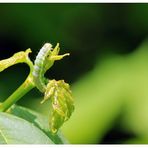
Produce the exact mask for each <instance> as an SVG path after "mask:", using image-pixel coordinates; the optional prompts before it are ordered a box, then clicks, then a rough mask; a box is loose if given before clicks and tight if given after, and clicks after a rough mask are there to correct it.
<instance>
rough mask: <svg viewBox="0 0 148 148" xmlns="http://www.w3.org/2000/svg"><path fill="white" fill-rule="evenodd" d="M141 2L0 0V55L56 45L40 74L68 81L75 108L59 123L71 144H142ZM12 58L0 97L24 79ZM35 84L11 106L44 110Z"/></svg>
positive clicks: (145, 30) (145, 101) (147, 132)
mask: <svg viewBox="0 0 148 148" xmlns="http://www.w3.org/2000/svg"><path fill="white" fill-rule="evenodd" d="M147 16H148V4H121V3H120V4H111V3H110V4H107V3H106V4H99V3H98V4H84V3H83V4H81V3H79V4H66V3H61V4H58V3H57V4H54V3H52V4H51V3H45V4H40V3H38V4H37V3H36V4H35V3H34V4H31V3H28V4H27V3H24V4H17V3H12V4H4V3H1V4H0V60H1V59H4V58H8V57H10V56H12V55H13V54H14V53H15V52H18V51H21V50H26V49H27V48H31V49H32V51H33V52H32V53H31V54H30V58H31V59H32V60H34V59H35V56H36V55H37V53H38V51H39V49H40V48H41V46H42V45H43V44H44V43H46V42H50V43H52V44H53V45H56V43H57V42H59V43H60V46H61V53H65V52H70V53H71V56H70V57H66V58H65V59H63V60H62V61H58V62H56V63H55V65H54V66H53V67H52V68H51V69H50V70H49V71H48V72H47V73H46V77H48V78H50V79H51V78H55V79H57V80H58V79H64V80H65V81H66V82H68V83H70V84H71V88H72V91H73V96H74V99H75V111H74V113H73V115H72V117H71V118H70V120H69V121H67V122H66V123H65V124H64V125H63V127H62V129H61V130H62V131H63V134H64V135H65V137H66V138H67V139H68V140H69V142H70V143H73V144H99V143H101V144H111V143H127V144H128V143H134V144H135V143H140V144H143V143H148V40H147V37H148V17H147ZM28 72H29V68H28V67H27V66H26V65H25V64H18V65H16V66H13V67H10V68H8V69H6V70H5V71H3V72H1V73H0V100H1V101H3V100H5V99H6V98H7V97H8V96H9V95H10V94H11V93H12V92H13V91H14V90H15V89H16V88H17V87H18V86H19V85H21V83H22V82H23V81H24V80H25V78H26V76H27V74H28ZM42 97H43V96H42V94H40V92H39V91H38V90H37V89H34V90H32V91H31V92H29V93H28V94H27V95H25V96H24V97H23V98H22V99H21V100H20V101H19V102H18V104H20V105H23V106H26V107H29V108H32V109H34V110H36V111H38V112H41V113H44V114H47V115H48V112H49V108H48V105H49V104H48V103H45V104H43V105H41V104H40V103H39V102H40V101H41V99H42Z"/></svg>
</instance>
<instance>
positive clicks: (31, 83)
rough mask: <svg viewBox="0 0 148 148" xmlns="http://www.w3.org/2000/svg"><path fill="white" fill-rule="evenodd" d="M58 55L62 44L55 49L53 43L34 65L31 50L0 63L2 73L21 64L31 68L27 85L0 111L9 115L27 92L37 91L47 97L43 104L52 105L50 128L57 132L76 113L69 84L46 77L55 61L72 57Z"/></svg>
mask: <svg viewBox="0 0 148 148" xmlns="http://www.w3.org/2000/svg"><path fill="white" fill-rule="evenodd" d="M59 51H60V48H59V44H57V45H56V47H55V48H52V45H51V44H50V43H46V44H44V46H43V47H42V48H41V49H40V51H39V53H38V55H37V56H36V59H35V62H34V64H33V62H32V61H31V60H30V58H29V56H28V55H29V53H31V49H27V50H26V51H25V52H24V51H21V52H18V53H15V54H14V55H13V56H12V57H10V58H8V59H4V60H1V61H0V72H1V71H3V70H5V69H6V68H8V67H10V66H13V65H15V64H18V63H26V64H27V65H28V66H29V67H30V73H29V75H28V77H27V78H26V80H25V81H24V83H23V84H22V85H21V86H20V87H19V88H18V89H17V90H16V91H15V92H14V93H13V94H12V95H10V96H9V97H8V98H7V99H6V100H5V101H4V102H3V103H2V104H1V105H0V111H2V112H5V111H7V110H8V109H9V108H10V107H11V106H12V105H13V104H15V103H16V102H17V101H18V100H19V99H20V98H22V97H23V96H24V95H25V94H26V93H27V92H29V91H30V90H31V89H33V88H34V87H36V88H37V89H38V90H39V91H40V92H42V93H43V94H44V99H43V100H42V101H41V104H42V103H44V102H45V101H47V100H49V101H51V106H49V111H50V117H49V125H50V129H51V131H52V133H56V132H57V131H58V129H59V128H60V127H61V126H62V124H63V123H64V122H65V121H67V120H68V119H69V118H70V116H71V114H72V112H73V111H74V100H73V98H72V93H71V90H70V86H69V84H68V83H65V82H64V80H59V81H56V80H49V79H48V78H45V76H44V75H45V73H46V71H47V70H49V69H50V68H51V67H52V65H53V64H54V61H56V60H61V59H62V58H63V57H65V56H68V55H69V53H66V54H63V55H58V54H59Z"/></svg>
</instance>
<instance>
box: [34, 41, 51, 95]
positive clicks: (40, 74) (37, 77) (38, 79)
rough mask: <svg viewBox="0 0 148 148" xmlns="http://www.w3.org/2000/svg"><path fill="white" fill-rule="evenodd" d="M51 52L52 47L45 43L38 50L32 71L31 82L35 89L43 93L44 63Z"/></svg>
mask: <svg viewBox="0 0 148 148" xmlns="http://www.w3.org/2000/svg"><path fill="white" fill-rule="evenodd" d="M51 50H52V45H51V44H50V43H45V44H44V46H43V47H42V48H41V49H40V51H39V53H38V55H37V56H36V59H35V62H34V69H33V80H34V83H35V84H36V86H37V88H38V89H39V90H40V91H41V92H44V91H45V88H46V84H45V81H46V80H45V78H44V66H45V63H46V58H47V56H48V55H49V53H50V51H51Z"/></svg>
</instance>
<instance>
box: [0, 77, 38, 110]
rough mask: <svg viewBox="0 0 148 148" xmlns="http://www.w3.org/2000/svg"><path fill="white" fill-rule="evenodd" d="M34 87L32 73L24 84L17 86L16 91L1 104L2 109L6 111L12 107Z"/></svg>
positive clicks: (0, 108)
mask: <svg viewBox="0 0 148 148" xmlns="http://www.w3.org/2000/svg"><path fill="white" fill-rule="evenodd" d="M34 87H35V85H34V83H33V82H32V75H31V74H29V75H28V77H27V79H26V80H25V81H24V82H23V84H22V85H21V86H20V87H19V88H17V89H16V91H15V92H14V93H13V94H12V95H10V96H9V97H8V98H7V99H6V100H5V101H4V102H3V103H2V104H1V105H0V111H2V112H4V111H6V110H7V109H8V108H9V107H11V106H12V105H13V104H14V103H16V102H17V101H18V100H19V99H20V98H21V97H23V96H24V95H25V94H26V93H28V92H29V91H30V90H31V89H33V88H34Z"/></svg>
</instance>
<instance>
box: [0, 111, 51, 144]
mask: <svg viewBox="0 0 148 148" xmlns="http://www.w3.org/2000/svg"><path fill="white" fill-rule="evenodd" d="M0 143H1V144H53V142H52V141H51V140H50V139H49V137H48V136H46V134H44V133H43V132H42V131H41V130H40V129H38V128H37V127H35V126H34V125H33V124H31V123H29V122H28V121H26V120H24V119H21V118H18V117H16V116H13V115H10V114H8V113H3V112H0Z"/></svg>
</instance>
